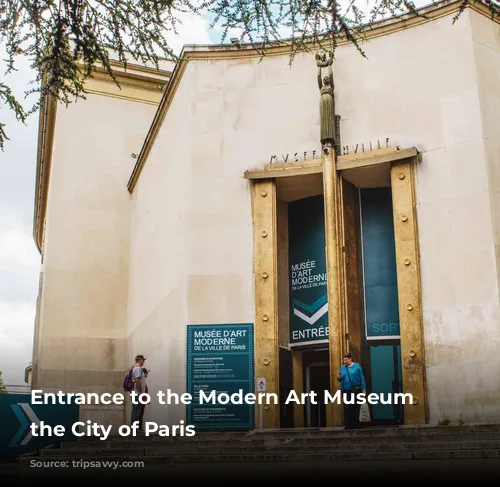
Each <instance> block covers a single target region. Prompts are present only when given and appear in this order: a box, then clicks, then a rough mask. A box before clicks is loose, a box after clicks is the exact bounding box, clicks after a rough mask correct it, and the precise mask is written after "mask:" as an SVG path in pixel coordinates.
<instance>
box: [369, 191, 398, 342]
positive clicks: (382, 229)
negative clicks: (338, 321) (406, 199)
mask: <svg viewBox="0 0 500 487" xmlns="http://www.w3.org/2000/svg"><path fill="white" fill-rule="evenodd" d="M393 219H394V217H393V211H392V194H391V189H390V188H376V189H362V190H361V225H362V229H363V232H362V234H363V266H364V288H365V304H366V337H367V338H372V339H373V338H398V337H399V334H400V332H399V301H398V279H397V271H396V247H395V242H394V222H393Z"/></svg>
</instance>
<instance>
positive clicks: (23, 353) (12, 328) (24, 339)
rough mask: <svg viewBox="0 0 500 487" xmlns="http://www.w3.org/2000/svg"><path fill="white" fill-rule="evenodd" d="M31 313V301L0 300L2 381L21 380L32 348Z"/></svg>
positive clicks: (19, 381)
mask: <svg viewBox="0 0 500 487" xmlns="http://www.w3.org/2000/svg"><path fill="white" fill-rule="evenodd" d="M35 313H36V311H35V307H34V306H33V304H32V303H31V302H26V303H9V302H4V301H0V370H1V371H2V379H3V381H4V383H5V384H9V385H23V384H24V369H25V367H26V366H27V365H28V364H29V362H31V357H32V352H33V330H34V322H35Z"/></svg>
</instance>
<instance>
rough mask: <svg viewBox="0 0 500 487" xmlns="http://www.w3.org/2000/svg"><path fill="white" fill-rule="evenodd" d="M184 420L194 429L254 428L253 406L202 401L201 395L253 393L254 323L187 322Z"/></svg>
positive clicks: (227, 429)
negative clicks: (188, 323) (186, 393)
mask: <svg viewBox="0 0 500 487" xmlns="http://www.w3.org/2000/svg"><path fill="white" fill-rule="evenodd" d="M187 392H188V394H191V397H192V403H191V404H188V405H187V421H188V423H189V424H192V425H194V426H195V427H196V429H197V430H205V431H217V430H219V431H220V430H223V431H224V430H225V431H237V430H250V429H253V428H254V424H255V419H254V405H253V404H246V403H243V404H241V403H240V404H234V402H233V401H231V400H230V401H227V402H225V404H221V403H220V402H219V401H217V400H215V401H214V402H212V400H210V401H206V400H204V401H203V402H202V401H201V399H202V397H201V393H203V397H211V395H212V396H219V395H220V394H224V395H229V396H230V397H231V396H233V395H234V394H240V393H242V394H243V396H245V395H246V394H253V392H254V353H253V325H252V324H249V323H245V324H224V325H188V327H187Z"/></svg>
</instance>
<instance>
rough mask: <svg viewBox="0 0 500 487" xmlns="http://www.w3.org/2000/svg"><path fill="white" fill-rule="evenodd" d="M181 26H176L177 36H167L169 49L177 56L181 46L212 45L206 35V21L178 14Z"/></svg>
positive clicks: (194, 16) (193, 16)
mask: <svg viewBox="0 0 500 487" xmlns="http://www.w3.org/2000/svg"><path fill="white" fill-rule="evenodd" d="M178 18H179V21H180V22H182V24H177V25H176V30H177V34H173V33H172V34H170V35H169V42H170V47H171V48H172V49H173V50H174V51H175V52H176V53H177V54H179V53H180V52H181V50H182V46H184V45H187V44H212V41H211V40H210V35H209V33H208V29H209V23H208V21H207V20H206V19H205V18H204V17H202V16H198V15H192V14H183V13H181V14H179V15H178Z"/></svg>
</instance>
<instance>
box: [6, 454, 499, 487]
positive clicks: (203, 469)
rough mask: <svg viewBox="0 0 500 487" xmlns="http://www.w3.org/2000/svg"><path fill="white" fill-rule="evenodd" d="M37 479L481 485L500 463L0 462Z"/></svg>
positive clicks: (493, 477) (10, 475)
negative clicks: (71, 464) (51, 464)
mask: <svg viewBox="0 0 500 487" xmlns="http://www.w3.org/2000/svg"><path fill="white" fill-rule="evenodd" d="M35 476H36V480H37V481H41V480H42V479H43V478H53V479H60V480H63V479H66V480H69V479H75V480H76V479H78V480H80V479H81V480H90V479H94V478H95V479H103V478H106V479H108V480H111V479H113V480H117V479H126V480H135V478H137V479H143V480H148V481H150V480H152V479H155V478H158V479H161V480H163V481H165V480H166V479H169V480H172V479H179V480H181V479H182V481H183V482H185V481H187V480H203V481H206V480H221V481H223V480H226V481H228V482H234V481H238V482H239V483H246V482H245V481H247V480H248V481H255V480H258V479H260V480H264V481H267V480H273V481H279V480H289V481H291V480H302V481H303V480H319V479H330V480H331V481H333V480H335V481H339V480H345V481H350V482H360V481H366V482H368V481H369V482H374V481H376V480H381V481H383V482H385V483H393V482H409V483H413V482H414V481H439V482H446V483H447V484H449V483H450V482H454V481H456V482H463V481H467V480H469V481H474V482H480V483H481V484H484V483H485V482H488V481H498V480H500V460H499V459H496V460H486V459H485V460H447V461H442V460H410V461H406V460H398V461H391V462H383V461H373V462H367V461H364V462H358V461H349V462H345V461H344V462H339V463H337V462H331V463H327V464H325V463H244V464H239V463H231V464H190V465H179V464H176V465H170V464H161V465H146V466H135V467H125V466H121V467H118V468H113V467H107V468H96V467H90V466H89V467H87V468H83V467H82V466H77V467H74V468H72V467H59V468H48V467H47V466H44V467H30V466H20V465H12V464H0V479H1V480H2V481H4V480H22V479H30V480H31V479H32V478H34V477H35Z"/></svg>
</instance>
